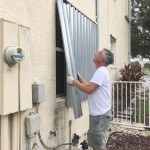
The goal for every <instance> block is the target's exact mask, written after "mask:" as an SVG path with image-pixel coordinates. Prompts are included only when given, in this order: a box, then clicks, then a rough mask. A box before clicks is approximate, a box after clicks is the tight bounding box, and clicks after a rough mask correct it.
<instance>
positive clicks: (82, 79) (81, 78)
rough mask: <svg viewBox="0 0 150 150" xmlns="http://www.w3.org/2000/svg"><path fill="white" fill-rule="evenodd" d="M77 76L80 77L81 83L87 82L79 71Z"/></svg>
mask: <svg viewBox="0 0 150 150" xmlns="http://www.w3.org/2000/svg"><path fill="white" fill-rule="evenodd" d="M77 78H78V80H79V81H80V82H81V83H86V81H85V80H84V78H83V77H82V76H81V75H80V74H79V73H77Z"/></svg>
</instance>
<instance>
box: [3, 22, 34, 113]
mask: <svg viewBox="0 0 150 150" xmlns="http://www.w3.org/2000/svg"><path fill="white" fill-rule="evenodd" d="M30 39H31V38H30V29H29V28H28V27H26V26H23V25H19V24H17V23H13V22H11V21H7V20H5V19H0V58H1V59H0V115H8V114H11V113H15V112H18V111H24V110H27V109H30V108H32V89H31V88H32V86H31V85H32V83H31V63H30V62H31V51H30V50H31V45H30Z"/></svg>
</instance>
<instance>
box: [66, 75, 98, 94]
mask: <svg viewBox="0 0 150 150" xmlns="http://www.w3.org/2000/svg"><path fill="white" fill-rule="evenodd" d="M67 83H68V84H70V85H74V86H76V87H77V88H78V89H79V90H81V91H82V92H84V93H86V94H91V93H93V92H94V91H95V90H96V89H97V88H98V87H99V85H97V84H95V83H93V82H84V83H80V82H79V81H78V80H75V79H74V78H73V77H72V76H67Z"/></svg>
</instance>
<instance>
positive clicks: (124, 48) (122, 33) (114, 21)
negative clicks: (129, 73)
mask: <svg viewBox="0 0 150 150" xmlns="http://www.w3.org/2000/svg"><path fill="white" fill-rule="evenodd" d="M100 5H101V6H100V18H99V20H100V48H104V47H105V48H108V49H110V46H111V45H110V35H112V36H113V37H114V38H115V39H116V51H115V65H112V66H111V67H109V68H110V71H111V77H112V80H113V79H116V76H117V78H118V77H119V74H118V73H116V71H117V72H118V69H120V68H122V67H123V65H124V63H126V64H128V60H129V55H128V52H129V51H130V24H129V23H128V22H127V20H126V19H125V15H127V1H126V0H121V1H120V0H119V1H117V0H110V1H109V0H101V1H100Z"/></svg>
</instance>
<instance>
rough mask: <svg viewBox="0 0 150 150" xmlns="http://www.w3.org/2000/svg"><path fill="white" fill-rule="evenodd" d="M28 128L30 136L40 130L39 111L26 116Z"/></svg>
mask: <svg viewBox="0 0 150 150" xmlns="http://www.w3.org/2000/svg"><path fill="white" fill-rule="evenodd" d="M26 130H27V135H28V136H29V137H32V136H33V135H34V134H35V133H38V132H39V131H40V116H39V114H38V113H33V114H31V115H29V116H27V117H26Z"/></svg>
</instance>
